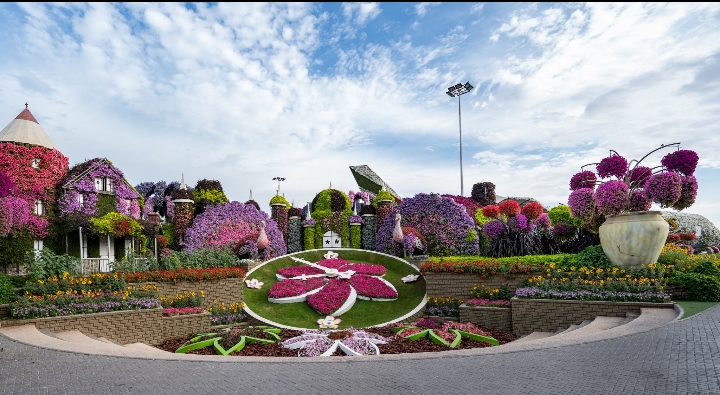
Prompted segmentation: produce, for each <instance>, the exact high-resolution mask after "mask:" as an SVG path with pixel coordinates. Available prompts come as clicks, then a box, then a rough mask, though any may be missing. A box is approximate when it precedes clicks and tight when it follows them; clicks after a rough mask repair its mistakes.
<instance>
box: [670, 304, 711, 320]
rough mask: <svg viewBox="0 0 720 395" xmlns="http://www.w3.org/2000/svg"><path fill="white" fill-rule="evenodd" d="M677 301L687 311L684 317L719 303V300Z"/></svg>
mask: <svg viewBox="0 0 720 395" xmlns="http://www.w3.org/2000/svg"><path fill="white" fill-rule="evenodd" d="M675 303H677V304H679V305H680V307H682V308H683V310H684V311H685V314H683V316H682V318H687V317H690V316H693V315H695V314H697V313H699V312H701V311H704V310H707V309H709V308H711V307H713V306H715V305H716V304H717V302H692V301H689V300H676V301H675Z"/></svg>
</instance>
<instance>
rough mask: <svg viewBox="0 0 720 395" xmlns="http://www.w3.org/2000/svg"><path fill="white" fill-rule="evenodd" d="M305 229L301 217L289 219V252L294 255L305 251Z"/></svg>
mask: <svg viewBox="0 0 720 395" xmlns="http://www.w3.org/2000/svg"><path fill="white" fill-rule="evenodd" d="M302 235H303V227H302V220H301V219H300V217H299V216H296V215H294V216H292V217H290V218H288V231H287V252H288V254H292V253H293V252H298V251H302V250H303V239H302Z"/></svg>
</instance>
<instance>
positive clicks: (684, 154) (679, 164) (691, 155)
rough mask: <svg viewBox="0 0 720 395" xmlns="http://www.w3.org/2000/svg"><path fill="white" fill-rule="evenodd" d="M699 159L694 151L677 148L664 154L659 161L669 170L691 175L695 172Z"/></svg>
mask: <svg viewBox="0 0 720 395" xmlns="http://www.w3.org/2000/svg"><path fill="white" fill-rule="evenodd" d="M699 159H700V158H698V155H697V154H696V153H695V151H690V150H679V151H675V152H671V153H669V154H667V155H665V156H664V157H663V158H662V160H661V161H660V163H662V165H663V166H665V168H666V169H668V170H669V171H677V172H679V173H682V174H684V175H686V176H692V175H693V174H694V173H695V168H696V167H697V164H698V160H699Z"/></svg>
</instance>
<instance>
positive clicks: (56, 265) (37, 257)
mask: <svg viewBox="0 0 720 395" xmlns="http://www.w3.org/2000/svg"><path fill="white" fill-rule="evenodd" d="M27 257H28V259H27V261H26V268H27V272H28V280H30V281H37V280H44V279H46V278H48V277H52V276H58V277H62V276H63V273H65V272H68V273H70V274H71V275H74V274H77V272H78V268H79V267H80V259H78V258H75V257H72V256H69V255H57V254H55V253H54V252H52V251H51V250H50V249H48V248H43V250H42V251H41V252H40V253H39V254H34V253H33V254H29V255H28V256H27Z"/></svg>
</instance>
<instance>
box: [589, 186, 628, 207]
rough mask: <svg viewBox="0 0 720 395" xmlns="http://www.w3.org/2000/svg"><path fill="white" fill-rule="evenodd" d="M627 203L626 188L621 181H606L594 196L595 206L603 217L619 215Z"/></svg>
mask: <svg viewBox="0 0 720 395" xmlns="http://www.w3.org/2000/svg"><path fill="white" fill-rule="evenodd" d="M627 201H628V186H627V184H625V183H624V182H622V181H608V182H606V183H604V184H602V185H600V186H599V187H598V189H597V193H596V195H595V206H596V207H597V209H598V212H600V214H603V215H617V214H620V213H621V212H622V211H623V209H625V206H626V205H627Z"/></svg>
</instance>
